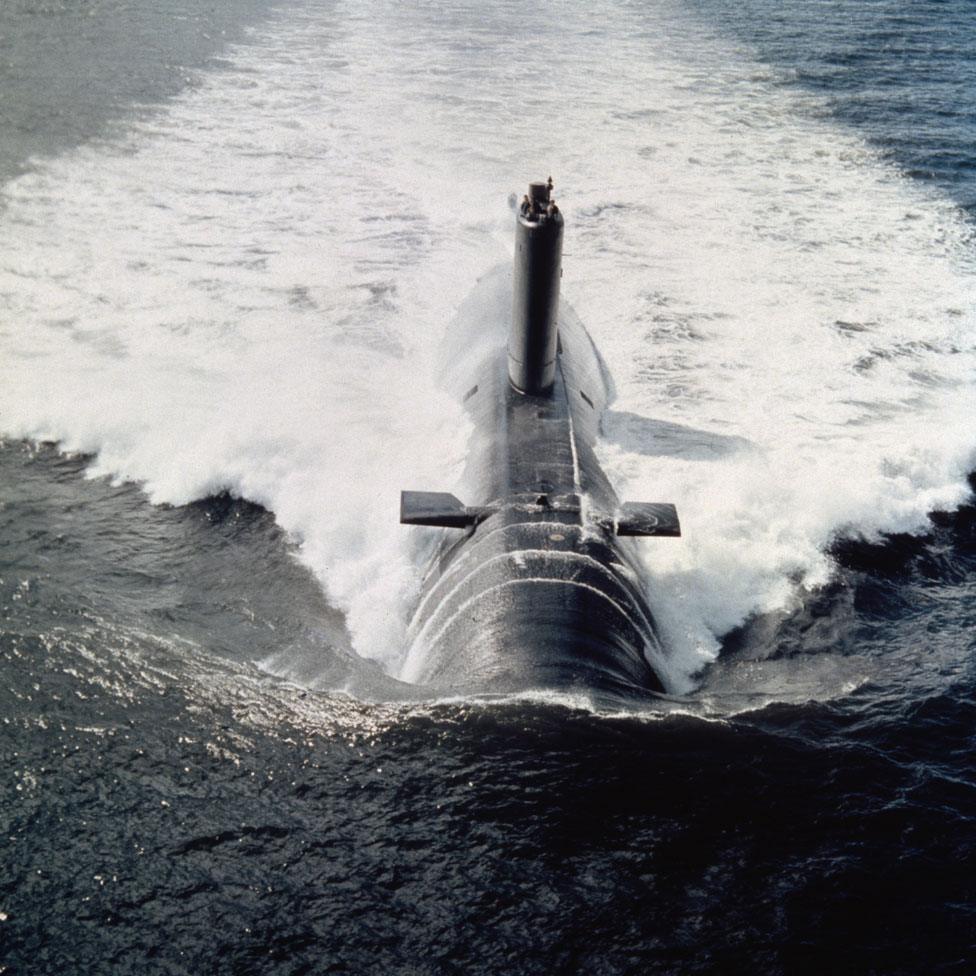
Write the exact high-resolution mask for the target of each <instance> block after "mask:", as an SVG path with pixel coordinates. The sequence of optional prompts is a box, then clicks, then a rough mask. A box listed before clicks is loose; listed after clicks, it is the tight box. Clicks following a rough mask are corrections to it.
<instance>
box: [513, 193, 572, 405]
mask: <svg viewBox="0 0 976 976" xmlns="http://www.w3.org/2000/svg"><path fill="white" fill-rule="evenodd" d="M562 253H563V216H562V214H561V213H560V212H559V208H558V207H557V206H556V201H555V200H554V199H553V197H552V177H551V176H550V177H549V181H548V182H547V183H530V184H529V192H528V193H527V194H526V195H525V196H524V197H523V198H522V205H521V207H520V208H519V212H518V215H517V217H516V218H515V281H514V300H513V302H512V331H511V333H510V334H509V338H508V378H509V381H510V382H511V384H512V386H513V387H514V388H515V389H516V390H518V392H519V393H525V394H528V395H529V396H548V395H549V394H550V393H551V392H552V387H553V384H554V382H555V379H556V346H557V317H558V314H559V279H560V278H561V277H562Z"/></svg>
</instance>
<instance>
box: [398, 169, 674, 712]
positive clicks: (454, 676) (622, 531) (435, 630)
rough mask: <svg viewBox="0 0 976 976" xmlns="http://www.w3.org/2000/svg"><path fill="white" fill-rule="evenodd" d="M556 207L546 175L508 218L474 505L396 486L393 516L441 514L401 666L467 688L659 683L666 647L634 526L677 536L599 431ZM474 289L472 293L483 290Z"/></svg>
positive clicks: (616, 687)
mask: <svg viewBox="0 0 976 976" xmlns="http://www.w3.org/2000/svg"><path fill="white" fill-rule="evenodd" d="M563 228H564V221H563V216H562V213H561V212H560V210H559V208H558V206H557V205H556V202H555V200H554V198H553V196H552V180H551V178H550V180H549V182H548V183H532V184H530V187H529V192H528V194H526V196H525V197H524V198H523V200H522V203H521V206H520V207H519V210H518V213H517V216H516V230H515V262H514V272H513V273H512V272H508V271H507V269H505V271H503V272H501V273H496V274H494V275H489V276H487V278H486V279H483V280H482V282H480V283H479V286H478V289H480V290H481V292H482V293H483V294H482V296H481V304H482V305H483V306H493V307H495V308H497V307H498V305H497V297H498V295H500V294H504V293H505V292H506V291H509V290H510V294H511V310H512V311H511V322H510V323H509V327H508V345H507V348H506V347H504V346H500V345H499V346H498V347H496V348H491V349H490V350H489V351H488V352H487V354H486V356H485V357H484V359H483V360H482V361H481V362H479V363H477V365H476V368H475V371H474V374H473V375H472V376H471V377H468V379H469V380H470V385H469V386H468V387H467V392H466V393H465V394H464V404H465V408H466V409H467V410H468V412H469V413H470V415H471V417H472V419H473V421H474V425H475V431H476V433H475V436H474V437H473V443H472V445H471V450H470V453H469V455H468V460H467V469H466V472H465V480H466V481H467V483H468V484H469V485H471V486H472V491H473V492H474V494H475V497H474V503H473V504H470V505H467V504H464V503H463V502H461V501H460V500H459V499H458V498H456V497H455V496H454V495H452V494H448V493H444V492H427V491H404V492H402V493H401V499H400V521H401V523H404V524H409V525H423V526H433V527H438V526H439V527H442V528H443V529H445V530H447V531H445V532H444V533H443V537H442V539H441V540H440V542H439V544H438V546H437V549H436V552H435V554H434V557H433V559H432V561H431V564H430V566H429V567H428V570H427V573H426V576H425V579H424V583H423V586H422V590H421V595H420V600H419V602H418V605H417V607H416V610H415V612H414V615H413V618H412V620H411V623H410V628H409V632H408V635H409V639H410V652H409V654H408V658H407V663H406V665H405V668H404V675H403V676H404V677H405V678H407V679H408V680H411V681H415V682H418V683H424V684H428V685H431V686H433V687H436V688H440V689H444V690H451V691H461V692H489V693H491V692H500V693H510V692H519V691H527V690H533V689H558V690H563V691H566V690H586V691H594V690H596V691H604V692H610V693H619V694H622V695H630V694H634V693H644V692H660V691H664V690H666V688H665V686H666V682H665V679H664V661H665V654H664V648H663V647H662V644H661V641H660V639H659V637H658V634H657V630H656V627H655V623H654V620H653V617H652V615H651V611H650V609H649V607H648V605H647V601H646V599H645V597H644V595H643V592H642V589H641V584H640V570H639V561H638V554H637V552H636V549H635V543H634V541H633V540H632V539H631V538H628V537H632V536H677V535H680V526H679V523H678V517H677V513H676V511H675V508H674V506H673V505H671V504H661V503H633V502H631V503H624V504H621V502H620V500H619V499H618V497H617V495H616V493H615V492H614V489H613V486H612V485H611V484H610V482H609V480H608V478H607V476H606V474H605V473H604V471H603V469H602V468H601V466H600V464H599V462H598V461H597V458H596V455H595V453H594V447H593V445H594V443H595V441H596V438H597V436H598V433H599V424H600V417H601V415H602V413H603V410H604V409H605V407H606V402H607V397H608V385H607V379H606V373H605V370H604V368H603V364H602V361H601V360H600V357H599V354H598V353H597V350H596V348H595V346H594V345H593V342H592V340H591V339H590V336H589V334H588V333H587V332H586V329H585V328H584V326H583V324H582V323H581V322H580V320H579V319H578V317H577V316H576V315H575V313H574V312H573V311H572V309H570V308H569V307H568V306H566V305H563V306H560V301H559V286H560V279H561V276H562V239H563ZM478 289H476V291H477V290H478Z"/></svg>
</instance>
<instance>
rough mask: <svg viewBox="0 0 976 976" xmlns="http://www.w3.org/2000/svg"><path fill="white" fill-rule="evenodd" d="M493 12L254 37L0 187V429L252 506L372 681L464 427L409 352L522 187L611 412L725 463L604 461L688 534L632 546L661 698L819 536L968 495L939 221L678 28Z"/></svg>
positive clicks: (119, 474) (627, 447)
mask: <svg viewBox="0 0 976 976" xmlns="http://www.w3.org/2000/svg"><path fill="white" fill-rule="evenodd" d="M512 23H513V21H512V18H511V17H510V16H509V14H507V13H501V12H497V11H490V10H481V9H480V8H479V9H477V10H475V9H473V8H472V9H471V10H461V11H454V12H448V11H444V10H441V9H439V8H438V9H427V8H417V9H415V8H414V7H413V5H404V6H402V7H395V8H389V7H384V8H383V9H382V10H378V9H373V7H372V5H371V4H369V3H363V4H361V5H357V6H356V7H355V9H354V10H342V9H340V10H339V11H338V12H336V11H334V10H333V9H332V8H330V7H326V6H320V5H316V4H312V5H308V6H307V7H305V8H304V9H303V10H301V11H298V10H293V11H287V12H282V13H281V15H280V19H279V20H278V21H277V22H276V23H274V24H272V25H271V26H270V27H269V28H268V29H267V32H266V34H265V35H264V36H262V37H260V38H255V40H254V43H253V44H252V45H251V46H249V47H245V48H240V49H238V50H237V51H236V52H234V54H233V58H232V59H231V63H232V68H231V69H230V70H227V71H224V72H220V73H216V74H213V75H211V76H209V77H206V78H205V79H203V83H202V85H201V86H200V87H199V88H198V89H196V90H195V91H193V92H192V93H190V94H188V95H187V96H185V97H184V98H182V99H180V100H178V101H177V102H176V103H174V104H173V105H172V106H171V108H170V109H169V110H168V111H167V112H166V113H165V114H163V115H161V116H160V117H158V118H157V119H156V121H155V122H153V123H152V124H151V125H145V126H143V127H141V128H140V129H139V130H138V131H135V132H133V133H132V135H131V138H130V139H129V140H128V141H127V142H126V143H125V144H124V145H117V144H112V145H99V146H94V147H89V148H87V149H84V150H81V151H78V152H75V153H72V154H71V155H69V156H66V157H64V158H62V159H56V160H52V161H49V162H47V163H45V164H43V165H42V166H41V167H40V169H39V171H38V172H37V173H35V174H32V175H28V176H25V177H22V178H20V179H19V180H17V181H15V182H14V183H12V184H9V185H8V186H7V187H6V188H5V190H4V193H5V197H6V210H5V212H4V214H3V218H2V225H0V237H2V246H0V254H2V258H0V315H2V326H0V330H2V331H0V431H2V432H3V433H6V434H9V435H14V436H30V437H50V438H55V439H58V440H60V441H62V443H63V444H64V446H65V447H66V448H68V449H71V450H84V451H90V452H93V453H95V454H96V455H97V460H96V463H95V465H94V467H93V473H94V474H110V475H112V476H113V477H116V478H128V479H134V480H137V481H140V482H142V483H144V484H145V486H146V490H147V492H148V493H149V495H150V497H151V498H152V499H153V500H154V501H157V502H170V503H174V504H179V503H182V502H185V501H188V500H189V499H192V498H195V497H199V496H200V495H203V494H206V493H208V492H212V491H216V490H219V489H229V490H231V491H233V492H235V493H238V494H241V495H244V496H246V497H248V498H251V499H253V500H255V501H258V502H261V503H262V504H264V505H267V506H268V507H269V508H271V509H273V510H274V512H275V514H276V517H277V518H278V520H279V522H280V523H281V525H282V526H283V527H284V528H286V529H287V530H288V531H290V532H292V533H294V534H295V536H296V537H297V538H299V539H301V540H302V552H303V556H304V558H305V559H307V560H308V562H309V564H310V565H311V566H312V567H313V568H314V569H315V571H316V572H317V573H318V575H319V578H320V579H321V580H322V582H323V585H324V586H325V587H326V588H327V590H328V592H329V594H330V596H331V598H332V599H333V600H334V601H336V602H337V604H338V605H340V606H341V607H342V608H343V609H344V610H346V612H347V614H348V618H349V623H350V627H351V630H352V632H353V636H354V639H355V641H356V645H357V648H358V649H359V650H360V651H361V652H362V653H363V654H366V655H368V656H371V657H375V658H378V659H380V660H382V661H383V662H384V663H385V664H386V665H387V667H388V668H389V669H390V670H391V671H394V672H395V671H396V669H397V668H398V666H399V664H400V662H401V660H402V654H403V650H404V648H403V631H404V626H405V620H406V613H407V609H406V608H407V607H408V606H409V604H410V602H411V600H412V599H413V598H414V595H415V593H416V587H417V579H418V575H419V572H418V554H417V551H415V549H416V547H422V546H423V545H424V544H425V542H424V537H425V534H424V533H423V532H419V531H418V532H414V531H412V530H404V529H401V528H400V527H399V526H398V525H397V512H396V505H397V492H398V490H399V489H400V488H419V489H431V490H438V489H441V490H451V489H452V488H453V487H454V485H455V484H456V482H457V478H458V473H459V468H460V465H461V462H462V460H463V456H464V446H465V442H466V438H467V436H468V428H467V424H466V421H465V420H464V417H463V413H462V411H461V409H460V407H459V406H458V405H457V403H456V402H455V401H454V400H453V399H451V398H449V397H448V396H447V395H446V394H445V393H444V392H443V391H442V388H441V387H440V386H439V385H438V383H437V381H436V378H435V376H436V368H435V364H436V361H437V350H438V346H439V345H440V343H441V340H442V338H443V335H444V329H445V327H446V326H447V324H448V322H449V321H450V318H451V315H452V314H453V312H454V310H455V309H456V308H457V307H458V305H459V304H460V302H461V301H462V299H463V298H464V296H465V295H466V293H467V292H468V290H469V289H470V287H471V285H472V284H473V282H474V281H475V279H476V278H477V276H478V275H479V274H480V273H482V272H483V271H485V270H487V269H490V268H492V267H493V266H495V265H496V264H497V263H498V262H499V261H500V260H505V258H506V255H507V254H508V253H509V250H510V246H511V245H510V238H511V226H510V224H511V215H510V214H509V213H508V212H507V210H506V209H505V207H504V201H505V197H506V195H507V193H508V192H509V191H510V190H516V189H518V190H520V189H521V184H522V183H523V182H524V181H525V180H528V179H534V178H539V177H541V176H545V175H547V174H548V173H549V172H550V171H551V172H553V174H554V176H555V177H556V181H557V192H558V194H559V197H560V201H561V203H562V205H563V209H564V212H565V213H566V215H567V234H566V257H565V277H564V282H563V293H564V295H565V296H566V298H567V299H568V300H570V301H571V302H573V304H574V305H575V306H576V309H577V311H578V312H579V313H580V315H581V317H582V318H583V320H584V322H585V323H586V324H587V326H588V327H589V328H590V330H591V332H592V333H593V334H594V336H595V338H596V341H597V345H598V346H599V347H600V348H601V350H602V352H603V354H604V356H605V358H606V360H607V362H608V364H609V365H610V367H611V370H612V372H613V374H614V377H615V380H616V384H617V388H618V393H619V398H618V400H617V402H616V403H615V404H614V409H615V410H617V411H628V412H630V413H633V414H638V415H642V416H645V417H657V418H663V419H665V420H668V421H670V422H672V423H674V424H678V425H682V427H686V428H689V429H693V430H696V431H707V432H710V433H711V434H722V435H729V436H735V437H738V438H742V439H744V440H745V441H748V442H749V443H750V444H751V445H752V450H750V451H741V452H732V453H724V454H721V453H719V454H716V455H715V456H714V457H711V458H706V459H701V458H700V457H698V456H696V457H698V459H695V458H693V457H692V456H686V455H682V454H681V452H680V451H674V450H672V451H671V452H670V454H668V455H667V456H657V455H660V454H661V452H660V451H656V450H655V443H656V442H655V441H654V440H653V439H652V440H651V442H650V443H643V444H636V443H620V442H617V443H608V444H604V445H603V446H602V447H601V453H602V457H603V460H604V462H605V463H606V465H607V468H608V473H609V474H610V475H611V478H612V479H613V480H614V481H615V483H616V484H617V485H618V486H619V488H620V489H621V493H622V494H626V496H627V497H628V498H632V499H634V500H649V501H658V500H660V501H673V502H675V503H676V504H677V505H678V507H679V511H680V513H681V516H682V524H683V527H684V531H685V536H684V538H683V540H681V541H672V540H658V541H655V542H653V543H651V542H649V543H646V544H645V551H646V553H647V557H648V559H647V561H648V573H649V577H648V588H649V591H650V593H651V597H652V600H653V601H654V609H655V611H656V613H657V614H658V616H659V618H660V619H661V620H662V621H663V623H664V625H665V629H666V632H667V637H668V640H669V642H670V643H671V644H672V646H674V647H675V649H676V656H675V659H674V661H675V663H674V668H675V671H674V675H673V676H672V682H673V684H674V685H675V687H682V686H686V685H687V683H688V680H689V678H688V676H689V675H690V674H691V673H693V672H694V671H695V669H696V668H698V667H700V666H701V664H702V663H703V662H704V661H706V660H707V659H708V658H709V656H710V655H712V654H713V653H714V651H715V648H716V646H717V644H716V639H717V636H718V635H721V634H722V633H723V632H724V631H725V630H727V629H728V628H729V627H731V626H734V625H735V624H736V623H738V622H740V621H741V620H742V619H744V618H745V617H746V616H747V615H748V614H749V613H752V612H755V611H757V610H763V609H770V608H776V607H783V606H786V605H788V604H789V603H790V601H791V600H793V599H795V598H796V595H797V592H798V588H800V587H803V586H814V585H816V584H817V583H819V582H822V581H823V580H824V579H826V578H827V577H828V575H829V573H830V566H829V563H828V561H827V559H826V558H825V557H824V555H823V550H824V547H825V546H826V545H827V544H828V543H829V541H830V539H831V538H832V537H833V536H834V535H835V534H836V533H838V532H847V531H861V532H866V533H875V532H879V531H890V530H896V529H897V530H905V531H912V530H917V529H919V528H920V527H922V525H923V524H924V515H925V512H926V511H928V510H929V509H931V508H933V507H936V506H952V505H954V504H957V503H958V502H959V501H960V499H961V498H962V497H963V496H964V494H965V491H966V488H965V484H964V480H963V479H964V474H965V471H966V470H967V468H968V467H969V466H970V465H971V463H972V447H973V438H972V435H971V433H970V431H969V429H968V427H969V424H968V418H969V417H970V416H971V412H972V398H971V386H970V385H969V384H970V377H971V369H972V326H973V322H972V307H973V306H972V298H973V295H972V282H973V277H972V268H971V267H969V266H967V265H964V264H963V257H962V255H963V254H964V249H963V246H962V244H961V240H962V238H963V236H964V234H965V231H964V229H963V225H962V223H961V222H960V221H959V220H958V218H957V216H956V215H955V213H954V212H953V211H952V209H951V207H949V206H948V205H947V204H944V203H941V202H940V201H938V200H936V199H933V198H931V197H929V196H926V195H924V194H922V193H921V192H920V191H918V190H917V189H915V188H913V187H912V186H911V185H909V184H908V183H907V182H906V181H904V180H903V179H901V178H900V176H899V174H898V173H897V172H896V171H894V170H893V169H892V168H891V167H889V166H886V165H884V164H882V163H881V162H880V161H879V160H878V159H877V158H876V157H875V155H874V154H873V153H872V152H871V151H870V150H869V149H868V148H867V147H866V146H865V145H864V144H863V143H862V142H861V141H859V140H858V139H857V138H856V137H855V136H854V135H852V134H850V133H846V132H844V131H842V130H840V129H839V128H838V127H836V126H832V125H830V124H828V123H826V122H823V121H816V120H814V119H813V118H811V117H810V116H809V115H808V114H805V113H806V110H807V107H808V106H807V105H806V104H805V103H802V102H798V101H797V98H796V97H795V96H793V95H791V94H790V93H789V92H788V91H787V90H786V89H783V88H781V87H779V86H778V85H777V84H776V78H775V77H774V76H773V75H772V73H771V72H769V71H768V70H765V69H764V68H763V66H762V65H759V64H757V63H756V62H755V61H754V60H753V59H752V57H751V55H750V53H749V52H748V51H744V50H742V49H736V48H732V47H731V46H729V45H728V44H727V43H726V42H723V41H721V40H719V39H717V38H715V37H714V36H712V35H711V34H709V32H708V31H707V30H705V28H703V27H702V26H701V25H700V24H696V23H694V22H692V21H690V20H687V19H685V17H684V15H683V14H681V13H680V12H679V11H677V10H672V9H670V8H668V7H667V6H662V7H656V8H654V9H653V10H649V11H645V12H644V13H640V14H635V11H634V10H633V9H632V7H630V6H629V5H625V4H622V5H620V6H619V7H618V6H613V5H610V6H605V7H601V9H600V10H599V11H593V12H590V11H587V10H583V9H579V8H578V5H569V4H563V5H561V6H560V8H559V10H558V11H557V12H555V13H554V12H552V11H549V12H546V11H542V10H539V11H533V10H532V9H528V8H523V7H520V8H519V12H518V23H519V24H520V25H521V27H520V29H519V30H513V28H512ZM543 46H544V47H545V50H546V57H545V58H544V59H540V58H539V57H538V54H539V51H540V48H541V47H543ZM505 311H506V310H504V309H499V315H503V314H505ZM839 322H840V323H846V324H843V325H838V323H839ZM678 440H679V441H680V437H679V438H678ZM679 446H680V445H679ZM673 447H674V445H673V444H672V448H673Z"/></svg>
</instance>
